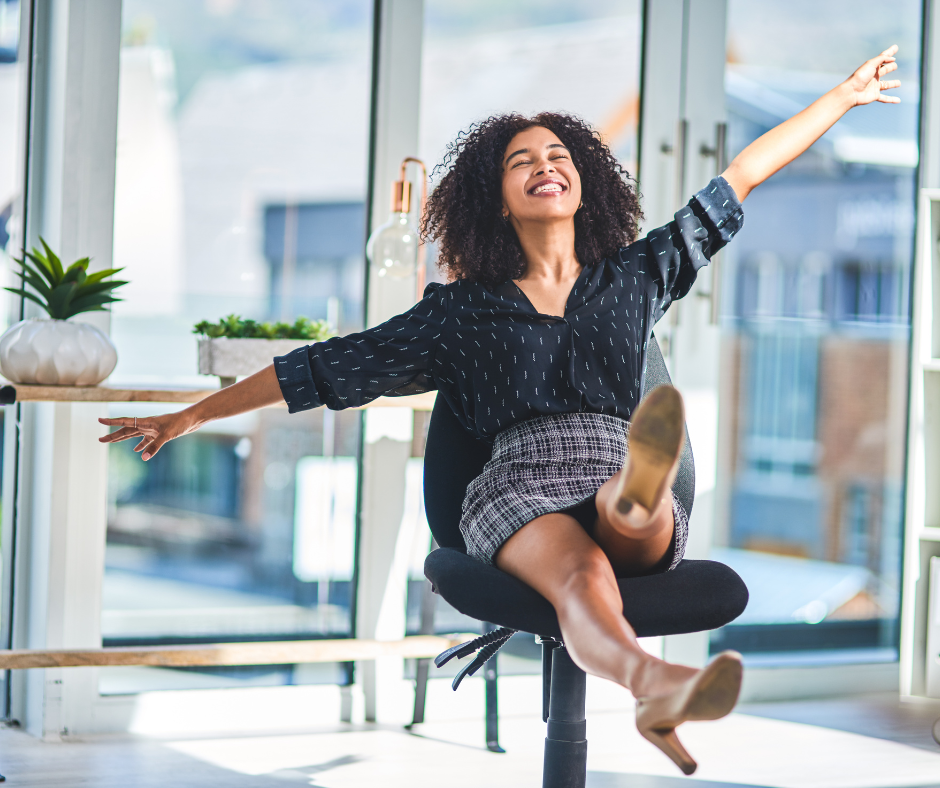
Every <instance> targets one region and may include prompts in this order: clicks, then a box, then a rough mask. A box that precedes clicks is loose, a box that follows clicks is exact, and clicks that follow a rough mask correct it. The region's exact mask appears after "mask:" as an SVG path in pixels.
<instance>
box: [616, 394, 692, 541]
mask: <svg viewBox="0 0 940 788" xmlns="http://www.w3.org/2000/svg"><path fill="white" fill-rule="evenodd" d="M627 441H628V444H627V445H628V452H627V462H626V463H625V464H624V467H623V470H621V472H620V479H619V481H618V485H617V489H616V491H615V493H614V495H613V496H612V497H611V498H610V500H609V503H608V512H607V516H608V520H609V521H610V522H611V523H613V522H616V521H617V520H619V521H621V522H624V523H625V524H627V525H628V526H631V527H633V528H636V529H642V528H643V526H644V525H645V524H646V523H648V522H649V520H650V519H651V518H652V517H653V516H654V514H655V513H656V510H657V509H658V508H659V506H660V505H662V503H663V499H664V498H665V497H666V496H667V495H668V491H669V488H670V487H672V483H673V482H674V481H675V478H676V471H677V470H678V468H679V455H680V454H681V453H682V445H683V443H684V442H685V409H684V407H683V405H682V395H681V394H679V392H678V391H677V390H676V389H675V388H673V387H672V386H659V387H658V388H655V389H653V391H652V392H650V394H649V396H648V397H647V398H646V399H644V400H643V401H642V402H641V403H640V404H639V406H637V409H636V410H635V411H634V412H633V417H632V419H631V420H630V432H629V434H628V435H627Z"/></svg>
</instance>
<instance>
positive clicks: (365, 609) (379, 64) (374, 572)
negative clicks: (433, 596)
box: [356, 0, 424, 721]
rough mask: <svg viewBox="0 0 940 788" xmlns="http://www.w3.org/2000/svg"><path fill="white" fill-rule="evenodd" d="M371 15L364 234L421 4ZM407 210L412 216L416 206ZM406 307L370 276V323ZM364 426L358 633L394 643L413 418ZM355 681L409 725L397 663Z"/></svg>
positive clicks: (412, 67)
mask: <svg viewBox="0 0 940 788" xmlns="http://www.w3.org/2000/svg"><path fill="white" fill-rule="evenodd" d="M377 9H378V12H379V17H378V18H377V19H376V20H375V22H374V24H375V25H376V26H377V30H376V36H375V44H376V47H375V51H374V52H373V57H374V58H375V68H374V73H375V78H376V82H375V84H374V85H373V91H374V96H373V102H374V103H373V106H374V116H373V118H372V141H371V145H372V149H371V159H372V171H371V173H370V178H371V185H372V188H371V195H372V203H371V205H370V206H369V219H370V226H371V227H372V228H374V227H377V226H378V225H380V224H382V223H383V222H385V220H386V219H387V218H388V215H389V211H390V205H389V198H390V190H391V184H392V181H393V180H396V179H397V178H398V170H399V166H400V164H401V161H402V159H404V158H405V157H406V156H415V155H417V151H418V127H419V113H420V92H421V39H422V31H423V25H424V3H423V0H383V2H381V3H378V4H377ZM412 207H413V209H416V208H417V206H416V205H415V204H414V203H413V205H412ZM414 302H415V280H414V278H410V279H403V280H395V279H388V278H383V279H378V278H377V277H374V276H372V274H371V272H370V274H369V299H368V304H367V315H368V323H369V325H376V324H378V323H381V322H382V321H384V320H387V319H388V318H389V317H392V316H394V315H396V314H399V313H401V312H403V311H405V310H407V309H409V308H410V307H411V306H412V305H413V304H414ZM406 402H407V401H403V404H406ZM365 421H366V445H365V452H364V455H363V467H362V485H363V489H362V509H361V512H360V529H359V544H358V555H359V576H358V587H357V598H356V599H357V601H356V635H357V637H361V638H377V639H381V640H394V639H397V638H400V637H403V636H404V634H405V601H406V591H407V572H408V562H407V545H410V535H408V534H403V533H400V530H401V528H400V526H401V522H402V514H403V512H404V488H405V464H406V462H407V459H408V456H409V454H410V448H411V429H412V427H411V425H412V413H411V410H410V409H409V408H402V409H397V408H396V409H393V410H392V409H390V410H386V409H384V408H378V409H375V410H371V411H368V412H367V414H366V416H365ZM403 545H404V546H403ZM356 676H357V682H359V683H360V684H361V688H362V691H363V694H364V698H365V717H366V719H367V720H382V721H402V720H405V719H407V718H408V716H409V712H410V704H411V702H412V700H413V698H412V696H411V695H410V693H409V691H408V690H409V687H408V685H407V684H406V683H405V682H404V680H403V677H402V676H403V664H402V660H401V659H399V658H384V659H380V660H376V661H374V662H361V663H358V664H357V666H356Z"/></svg>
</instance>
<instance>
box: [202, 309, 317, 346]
mask: <svg viewBox="0 0 940 788" xmlns="http://www.w3.org/2000/svg"><path fill="white" fill-rule="evenodd" d="M193 333H194V334H202V335H203V336H205V337H209V338H210V339H218V338H219V337H228V338H230V339H309V340H311V341H313V342H322V341H323V340H324V339H328V338H329V337H331V336H333V332H332V331H330V327H329V325H328V324H327V322H326V321H325V320H310V319H309V318H306V317H298V318H297V319H296V320H295V321H294V322H293V324H291V323H259V322H258V321H256V320H244V319H242V317H241V316H240V315H229V316H228V317H223V318H222V319H221V320H219V322H218V323H210V322H209V321H208V320H203V321H202V322H200V323H196V325H195V326H193Z"/></svg>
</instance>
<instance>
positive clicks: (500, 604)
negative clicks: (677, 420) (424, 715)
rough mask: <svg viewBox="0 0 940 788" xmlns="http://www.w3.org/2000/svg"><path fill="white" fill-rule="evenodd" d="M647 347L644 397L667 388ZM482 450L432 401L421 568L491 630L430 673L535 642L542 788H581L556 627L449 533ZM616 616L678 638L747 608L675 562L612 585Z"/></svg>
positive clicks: (728, 587) (723, 570) (706, 571)
mask: <svg viewBox="0 0 940 788" xmlns="http://www.w3.org/2000/svg"><path fill="white" fill-rule="evenodd" d="M669 382H670V379H669V374H668V372H667V371H666V366H665V363H664V362H663V357H662V353H661V351H660V349H659V345H658V344H657V342H656V339H655V337H654V338H653V339H652V340H651V342H650V345H649V349H648V367H647V374H646V385H645V389H646V391H651V390H652V389H653V388H655V387H656V386H657V385H660V384H662V383H669ZM490 454H491V447H490V446H489V445H488V444H485V443H483V442H481V441H478V440H476V439H475V438H474V437H473V436H471V435H470V434H469V433H468V432H467V431H466V430H464V428H463V427H462V426H461V425H460V422H459V421H457V418H456V416H455V415H454V414H453V412H452V411H451V409H450V407H449V406H448V405H447V403H446V402H445V401H444V400H443V398H441V397H438V399H437V402H436V404H435V406H434V411H433V412H432V414H431V423H430V427H429V429H428V439H427V446H426V449H425V462H424V498H425V508H426V510H427V517H428V523H429V525H430V526H431V532H432V533H433V534H434V538H435V541H436V542H437V544H438V545H440V547H439V548H438V549H436V550H434V551H433V552H431V553H430V554H429V555H428V557H427V559H426V560H425V562H424V573H425V575H427V577H428V579H429V580H430V581H431V583H432V584H433V586H434V589H435V590H436V591H437V592H438V593H439V594H440V595H441V596H442V597H443V598H444V599H446V600H447V601H448V602H449V603H450V604H451V605H453V607H455V608H456V609H457V610H458V611H459V612H461V613H463V614H465V615H468V616H471V617H472V618H476V619H478V620H480V621H486V622H493V623H494V624H496V625H497V627H498V628H496V629H493V630H492V631H490V632H488V633H487V634H485V635H483V636H482V637H479V638H477V639H475V640H472V641H470V642H469V643H465V644H463V645H461V646H456V647H454V648H452V649H449V650H448V651H445V652H444V653H443V654H441V655H440V656H439V657H437V659H436V660H435V663H436V664H437V665H438V666H440V665H442V664H444V663H445V662H447V661H448V660H450V659H452V658H454V657H464V656H469V655H470V654H473V653H475V652H477V655H476V657H475V658H474V660H472V661H471V662H470V663H469V664H468V665H466V666H465V667H464V668H463V669H462V670H461V671H460V672H459V673H458V674H457V677H456V678H455V679H454V689H456V688H457V686H458V685H459V684H460V682H461V680H462V679H463V678H464V677H465V676H468V675H473V674H474V673H475V672H476V671H477V670H479V669H480V668H481V667H482V666H483V665H484V664H485V663H486V661H487V660H489V659H490V658H491V657H492V656H493V655H494V654H495V653H496V652H497V651H498V650H499V648H500V647H501V646H502V645H503V644H504V643H505V642H506V641H507V640H508V639H509V638H510V637H511V636H512V635H513V634H514V633H515V632H529V633H532V634H534V635H538V636H539V637H540V638H541V639H542V687H543V691H542V701H543V704H542V719H543V721H545V722H547V723H548V735H547V737H546V739H545V760H544V766H543V771H542V786H543V788H584V785H585V781H586V779H587V740H586V738H585V731H586V722H585V717H584V694H585V674H584V672H583V671H582V670H581V669H580V668H578V667H577V666H576V665H575V664H574V662H572V661H571V658H570V657H569V656H568V653H567V652H566V651H565V648H564V643H563V642H562V638H561V631H560V629H559V627H558V619H557V617H556V616H555V610H554V608H552V606H551V604H550V603H549V602H548V600H547V599H545V598H544V597H543V596H542V595H541V594H539V593H537V592H536V591H534V590H533V589H532V588H530V587H529V586H527V585H526V584H525V583H523V582H521V581H520V580H517V579H516V578H514V577H512V576H511V575H508V574H506V573H505V572H501V571H500V570H499V569H497V568H496V567H494V566H489V565H487V564H483V563H481V562H480V561H477V560H476V559H474V558H470V557H469V556H468V555H467V553H466V546H465V545H464V541H463V537H462V536H461V534H460V529H459V527H458V524H459V522H460V514H461V505H462V503H463V499H464V495H465V494H466V489H467V485H468V484H469V483H470V482H471V481H472V480H473V479H474V478H476V477H477V476H478V475H479V474H480V472H481V471H482V470H483V466H484V465H485V464H486V462H487V461H488V460H489V459H490ZM673 489H674V490H675V492H676V495H677V497H678V498H679V500H680V501H681V502H682V504H683V506H684V507H685V509H686V511H687V512H691V510H692V497H693V494H694V490H695V473H694V466H693V462H692V452H691V447H690V446H689V441H688V437H686V445H685V448H684V449H683V454H682V459H681V460H680V465H679V472H678V475H677V478H676V484H675V485H674V486H673ZM619 585H620V593H621V596H622V597H623V613H624V616H625V617H626V618H627V620H628V621H629V622H630V624H631V626H632V627H633V629H634V630H635V631H636V633H637V635H638V636H640V637H653V636H659V635H678V634H683V633H687V632H701V631H703V630H707V629H715V628H717V627H720V626H724V625H725V624H727V623H729V622H730V621H733V620H734V619H735V618H737V617H738V616H739V615H741V613H742V612H743V611H744V608H745V606H746V605H747V599H748V593H747V587H746V586H745V585H744V582H743V581H742V580H741V578H740V577H738V575H737V574H736V573H735V572H734V571H733V570H731V569H730V568H729V567H727V566H725V565H724V564H720V563H717V562H715V561H686V560H684V561H682V562H681V563H680V564H679V565H678V566H677V567H676V569H675V570H673V571H671V572H666V573H663V574H658V575H651V576H648V577H637V578H625V579H621V580H619Z"/></svg>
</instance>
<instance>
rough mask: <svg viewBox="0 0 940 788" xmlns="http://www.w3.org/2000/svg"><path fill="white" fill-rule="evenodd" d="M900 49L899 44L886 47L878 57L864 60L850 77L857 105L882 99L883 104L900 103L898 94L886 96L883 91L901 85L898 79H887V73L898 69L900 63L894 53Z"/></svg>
mask: <svg viewBox="0 0 940 788" xmlns="http://www.w3.org/2000/svg"><path fill="white" fill-rule="evenodd" d="M897 51H898V47H897V44H895V45H894V46H893V47H890V48H889V49H886V50H885V51H884V52H882V53H881V54H880V55H878V56H877V57H873V58H872V59H871V60H867V61H866V62H864V63H863V64H862V65H861V67H860V68H859V69H858V71H856V72H855V73H854V74H852V76H851V77H849V78H848V80H847V84H848V85H849V87H850V88H851V89H852V92H853V93H854V94H855V106H856V107H857V106H859V105H861V104H871V103H872V102H873V101H880V102H882V103H883V104H898V103H900V101H901V99H899V98H898V97H897V96H886V95H885V94H884V93H883V92H882V91H885V90H890V89H891V88H898V87H901V81H900V80H898V79H889V80H885V79H884V78H883V77H884V76H885V74H890V73H891V72H892V71H896V70H897V68H898V64H897V63H896V62H895V58H894V54H895V53H896V52H897Z"/></svg>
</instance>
